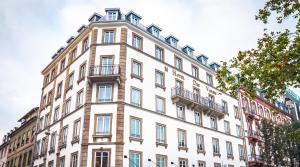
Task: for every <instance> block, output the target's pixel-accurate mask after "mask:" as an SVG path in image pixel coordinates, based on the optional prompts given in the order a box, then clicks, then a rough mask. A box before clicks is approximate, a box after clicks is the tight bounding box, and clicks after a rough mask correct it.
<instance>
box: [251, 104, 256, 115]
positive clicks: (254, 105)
mask: <svg viewBox="0 0 300 167" xmlns="http://www.w3.org/2000/svg"><path fill="white" fill-rule="evenodd" d="M251 113H253V114H256V104H255V102H254V101H253V102H252V103H251Z"/></svg>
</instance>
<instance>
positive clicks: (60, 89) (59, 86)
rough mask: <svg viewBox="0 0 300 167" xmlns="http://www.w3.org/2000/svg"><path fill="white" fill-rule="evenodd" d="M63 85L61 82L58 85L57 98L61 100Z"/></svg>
mask: <svg viewBox="0 0 300 167" xmlns="http://www.w3.org/2000/svg"><path fill="white" fill-rule="evenodd" d="M62 84H63V82H62V81H61V82H60V83H59V84H58V85H57V91H56V98H59V97H60V96H61V93H62Z"/></svg>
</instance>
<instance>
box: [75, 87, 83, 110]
mask: <svg viewBox="0 0 300 167" xmlns="http://www.w3.org/2000/svg"><path fill="white" fill-rule="evenodd" d="M82 105H83V89H82V90H80V91H79V92H78V93H77V98H76V108H79V107H81V106H82Z"/></svg>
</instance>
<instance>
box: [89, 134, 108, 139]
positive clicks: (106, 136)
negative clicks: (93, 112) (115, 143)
mask: <svg viewBox="0 0 300 167" xmlns="http://www.w3.org/2000/svg"><path fill="white" fill-rule="evenodd" d="M111 137H112V135H111V134H108V135H93V138H109V139H111Z"/></svg>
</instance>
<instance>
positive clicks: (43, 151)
mask: <svg viewBox="0 0 300 167" xmlns="http://www.w3.org/2000/svg"><path fill="white" fill-rule="evenodd" d="M46 150H47V138H46V137H44V138H43V139H42V145H41V155H44V154H45V153H46Z"/></svg>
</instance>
